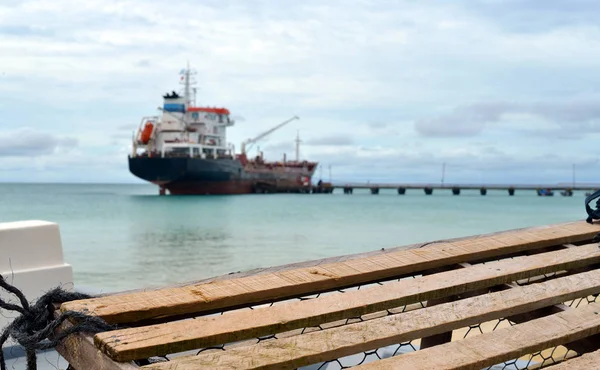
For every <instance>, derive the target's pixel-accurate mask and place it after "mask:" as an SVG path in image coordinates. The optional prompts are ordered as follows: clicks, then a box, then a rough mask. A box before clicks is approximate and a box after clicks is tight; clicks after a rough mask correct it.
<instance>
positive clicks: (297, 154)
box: [296, 130, 302, 162]
mask: <svg viewBox="0 0 600 370" xmlns="http://www.w3.org/2000/svg"><path fill="white" fill-rule="evenodd" d="M301 142H302V140H300V130H298V131H297V133H296V162H300V143H301Z"/></svg>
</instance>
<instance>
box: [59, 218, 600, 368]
mask: <svg viewBox="0 0 600 370" xmlns="http://www.w3.org/2000/svg"><path fill="white" fill-rule="evenodd" d="M598 233H600V224H598V223H594V224H588V223H586V222H584V221H575V222H569V223H561V224H556V225H548V226H541V227H532V228H524V229H517V230H508V231H503V232H499V233H493V234H485V235H476V236H471V237H466V238H457V239H448V240H437V241H430V242H428V243H420V244H415V245H409V246H401V247H394V248H389V249H387V248H386V249H382V250H377V251H373V252H369V253H362V254H355V255H347V256H339V257H332V258H327V259H322V260H315V261H309V262H302V263H297V264H291V265H286V266H277V267H271V268H266V269H257V270H253V271H249V272H238V273H232V274H228V275H225V276H220V277H215V278H211V279H206V280H203V281H198V282H191V283H186V284H181V285H177V286H170V287H164V288H156V289H145V290H139V291H129V292H121V293H118V294H105V295H102V296H99V297H96V298H92V299H85V300H78V301H71V302H66V303H63V304H62V305H61V306H60V309H59V310H58V311H57V314H58V313H59V312H64V311H76V312H81V313H86V314H93V315H96V316H99V317H101V318H103V319H104V320H106V321H107V322H109V323H111V324H115V325H117V326H118V328H116V329H115V330H112V331H108V332H102V333H99V334H96V335H94V336H91V335H86V334H74V335H71V336H69V337H68V338H67V340H66V341H64V342H62V343H61V344H59V346H58V347H57V351H58V352H59V353H60V354H61V355H62V356H63V357H64V358H65V359H66V360H67V361H68V362H69V363H70V365H71V366H72V368H73V369H104V370H117V369H119V370H125V369H126V370H132V369H146V370H150V369H152V370H159V369H161V370H166V369H178V370H185V369H297V368H300V369H302V368H303V367H304V368H305V369H327V370H331V369H340V368H356V369H361V370H362V369H364V370H368V369H373V370H374V369H424V370H425V369H427V370H430V369H482V368H486V367H491V366H494V365H499V367H497V368H498V369H501V368H502V369H517V368H518V369H534V368H535V369H539V368H548V369H551V370H563V369H570V370H573V369H574V370H577V369H590V368H598V367H600V302H599V301H598V295H599V294H600V244H599V243H597V242H593V239H594V237H595V236H596V235H597V234H598ZM70 325H71V323H70V322H68V321H66V322H64V323H63V324H62V326H61V327H59V329H58V330H59V331H61V330H65V329H67V328H68V327H69V326H70ZM493 369H496V367H493Z"/></svg>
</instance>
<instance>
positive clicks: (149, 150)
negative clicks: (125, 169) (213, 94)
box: [128, 65, 318, 195]
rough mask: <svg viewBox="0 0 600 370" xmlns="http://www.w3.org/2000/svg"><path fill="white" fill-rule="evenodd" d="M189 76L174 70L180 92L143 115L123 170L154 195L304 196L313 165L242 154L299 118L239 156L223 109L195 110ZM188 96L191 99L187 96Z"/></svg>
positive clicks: (252, 141)
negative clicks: (229, 139) (155, 112)
mask: <svg viewBox="0 0 600 370" xmlns="http://www.w3.org/2000/svg"><path fill="white" fill-rule="evenodd" d="M194 75H195V72H194V71H192V70H191V69H190V68H189V65H188V67H187V68H185V69H182V70H181V72H180V76H181V77H180V83H181V84H182V85H183V91H182V92H179V93H177V92H175V91H172V92H170V93H167V94H165V95H164V96H163V105H162V107H159V108H158V110H159V112H160V113H159V115H156V116H147V117H143V118H142V120H141V122H140V125H139V127H138V129H137V132H136V133H134V137H133V145H132V146H133V147H132V153H131V154H130V155H129V158H128V159H129V171H130V172H131V173H132V174H133V175H135V176H137V177H138V178H140V179H143V180H145V181H148V182H151V183H153V184H156V185H157V186H158V189H159V194H161V195H165V194H167V193H168V194H174V195H180V194H188V195H205V194H206V195H208V194H210V195H227V194H250V193H282V192H296V193H308V192H310V189H311V187H312V176H313V174H314V172H315V170H316V168H317V166H318V163H317V162H310V161H306V160H304V161H301V160H300V158H299V145H300V139H299V138H298V137H297V138H296V153H295V154H296V157H295V158H294V159H293V160H288V159H287V158H286V155H285V154H284V155H283V158H282V159H281V160H280V161H268V160H265V159H264V157H263V153H262V152H260V151H258V152H257V154H256V156H254V157H250V156H249V155H248V154H247V152H248V150H249V149H250V148H251V146H252V145H254V144H255V143H256V142H258V141H259V140H261V139H263V138H265V137H266V136H268V135H269V134H271V133H272V132H274V131H276V130H278V129H279V128H281V127H283V126H285V125H286V124H288V123H289V122H291V121H293V120H296V119H299V118H298V117H297V116H294V117H292V118H290V119H288V120H286V121H284V122H282V123H280V124H278V125H276V126H275V127H273V128H271V129H270V130H268V131H266V132H264V133H262V134H260V135H258V136H257V137H255V138H251V139H248V140H245V141H244V142H243V143H242V144H241V150H240V153H236V152H235V146H234V145H233V144H231V143H228V142H227V128H229V127H232V126H234V124H235V121H234V120H233V119H232V117H231V114H230V112H229V110H228V109H227V108H216V107H206V106H196V104H195V100H196V99H195V95H196V89H195V88H194V87H193V85H194V84H195V81H194ZM192 95H194V96H192Z"/></svg>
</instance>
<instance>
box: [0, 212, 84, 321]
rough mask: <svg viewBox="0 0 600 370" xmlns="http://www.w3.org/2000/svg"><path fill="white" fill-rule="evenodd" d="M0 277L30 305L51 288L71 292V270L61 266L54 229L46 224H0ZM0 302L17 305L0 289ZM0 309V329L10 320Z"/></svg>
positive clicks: (52, 224) (7, 314) (59, 247)
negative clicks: (21, 294)
mask: <svg viewBox="0 0 600 370" xmlns="http://www.w3.org/2000/svg"><path fill="white" fill-rule="evenodd" d="M0 274H1V275H2V276H3V277H4V278H5V279H6V281H8V282H9V283H10V284H12V285H14V286H16V287H17V288H19V289H20V290H21V291H22V292H23V293H24V294H25V297H26V298H27V300H28V301H29V302H31V303H33V302H34V301H36V300H37V299H38V298H39V297H40V296H42V295H43V294H44V293H46V292H47V291H49V290H50V289H52V288H55V287H62V288H63V289H65V290H71V291H72V290H73V288H74V287H73V270H72V268H71V266H70V265H69V264H67V263H65V262H64V259H63V250H62V243H61V240H60V232H59V228H58V225H57V224H56V223H52V222H46V221H21V222H8V223H0ZM0 298H1V299H2V300H4V301H10V302H11V303H15V304H19V305H20V303H19V301H18V299H17V298H16V297H15V296H14V295H12V294H9V293H7V292H6V291H4V290H3V289H0ZM15 316H17V315H15V314H14V313H11V312H7V311H5V310H2V309H0V329H2V328H4V327H5V326H6V325H8V324H9V323H10V321H11V318H14V317H15Z"/></svg>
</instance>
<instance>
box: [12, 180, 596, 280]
mask: <svg viewBox="0 0 600 370" xmlns="http://www.w3.org/2000/svg"><path fill="white" fill-rule="evenodd" d="M585 217H586V214H585V210H584V195H583V193H575V195H574V196H573V197H562V196H560V195H559V196H554V197H538V196H536V195H535V192H534V191H521V192H519V191H517V193H516V195H515V196H514V197H509V196H508V195H507V193H506V192H503V191H489V192H488V195H487V196H480V195H479V193H478V192H477V191H472V192H469V191H464V192H463V193H462V194H461V195H460V196H453V195H451V193H450V190H447V191H443V192H442V191H435V192H434V194H433V195H432V196H425V195H423V193H422V191H417V190H414V191H410V190H409V191H408V192H407V194H406V195H404V196H399V195H397V194H395V192H393V191H392V190H382V191H381V193H380V194H379V195H371V194H369V193H368V192H367V191H356V190H355V192H354V194H352V195H344V194H342V193H341V191H340V192H338V193H334V194H311V195H307V194H273V195H243V196H212V197H185V196H182V197H177V196H165V197H159V196H158V195H157V189H156V188H155V187H154V186H151V185H88V184H76V185H74V184H69V185H63V184H0V222H6V221H18V220H27V219H39V220H46V221H52V222H57V223H58V224H59V226H60V230H61V236H62V241H63V248H64V252H65V259H66V261H67V262H68V263H70V264H71V265H72V266H73V270H74V274H75V285H76V286H77V285H82V286H88V287H94V288H95V289H98V290H101V291H103V292H111V291H118V290H124V289H134V288H143V287H150V286H160V285H165V284H173V283H181V282H186V281H193V280H198V279H201V278H206V277H211V276H215V275H221V274H226V273H229V272H233V271H243V270H249V269H252V268H257V267H268V266H273V265H280V264H285V263H292V262H299V261H305V260H310V259H317V258H324V257H329V256H335V255H342V254H350V253H357V252H364V251H371V250H376V249H381V248H389V247H394V246H400V245H405V244H410V243H418V242H426V241H430V240H435V239H443V238H449V237H459V236H467V235H473V234H480V233H487V232H493V231H499V230H505V229H510V228H519V227H525V226H535V225H543V224H548V223H557V222H564V221H573V220H582V219H585Z"/></svg>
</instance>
